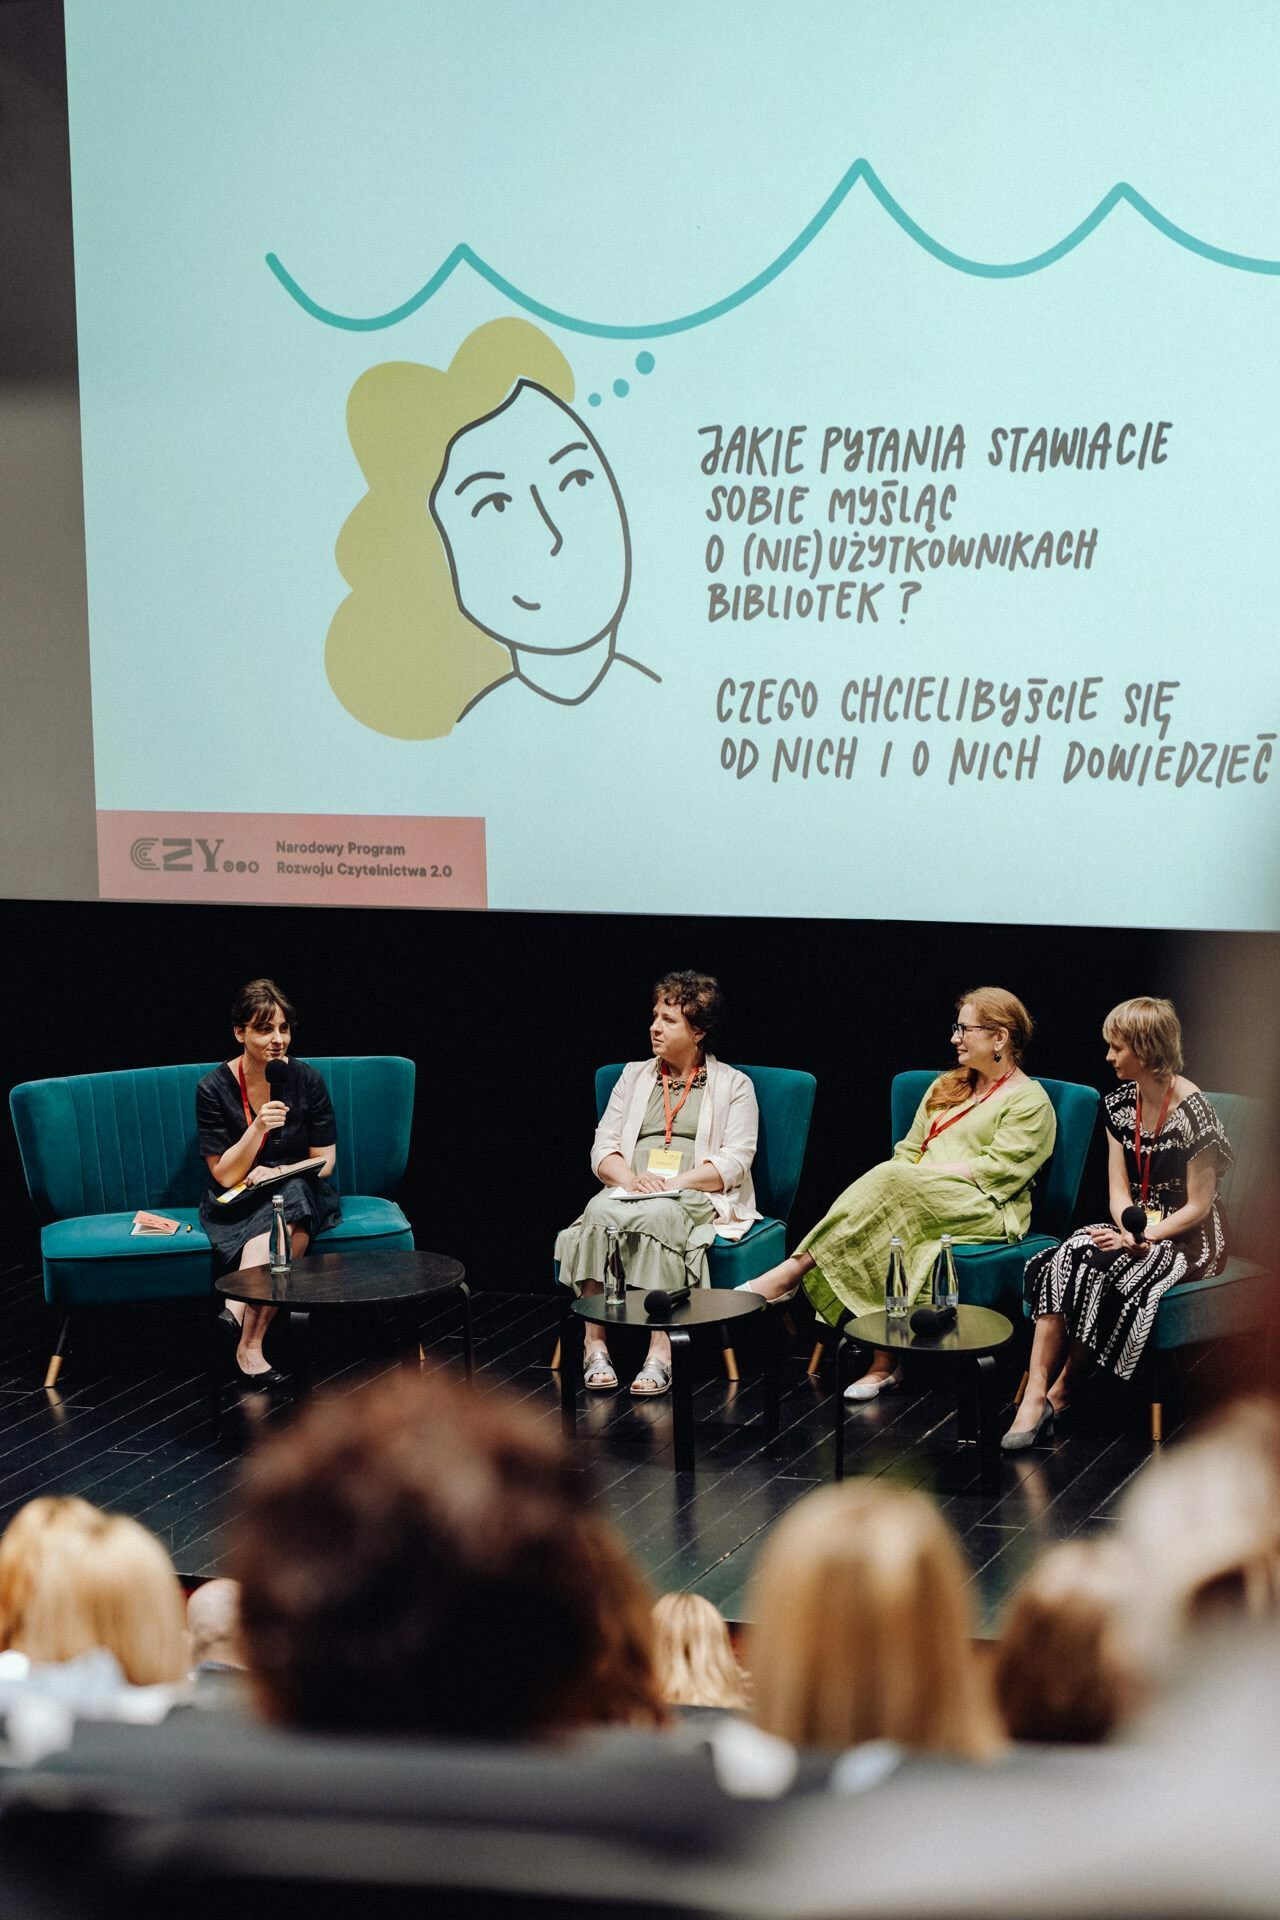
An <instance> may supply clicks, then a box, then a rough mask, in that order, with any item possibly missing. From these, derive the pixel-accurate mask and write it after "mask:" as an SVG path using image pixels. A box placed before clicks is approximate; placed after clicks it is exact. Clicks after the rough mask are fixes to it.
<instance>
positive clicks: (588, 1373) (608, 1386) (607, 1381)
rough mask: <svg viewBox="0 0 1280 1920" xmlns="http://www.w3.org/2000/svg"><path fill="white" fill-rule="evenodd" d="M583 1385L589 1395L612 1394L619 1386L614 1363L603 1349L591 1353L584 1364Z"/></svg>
mask: <svg viewBox="0 0 1280 1920" xmlns="http://www.w3.org/2000/svg"><path fill="white" fill-rule="evenodd" d="M582 1384H583V1386H584V1387H585V1388H586V1389H587V1391H588V1393H611V1392H612V1391H613V1389H614V1388H615V1387H616V1386H617V1384H618V1376H617V1374H616V1373H615V1372H614V1370H613V1362H612V1360H610V1358H609V1356H608V1354H607V1353H606V1352H605V1350H604V1348H603V1347H597V1348H596V1350H595V1352H594V1353H589V1354H588V1355H587V1356H586V1358H585V1360H584V1361H583V1363H582Z"/></svg>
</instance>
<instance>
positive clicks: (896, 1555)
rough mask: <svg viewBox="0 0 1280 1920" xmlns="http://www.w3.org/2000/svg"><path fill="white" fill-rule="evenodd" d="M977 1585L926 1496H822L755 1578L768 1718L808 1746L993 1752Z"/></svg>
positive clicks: (866, 1487)
mask: <svg viewBox="0 0 1280 1920" xmlns="http://www.w3.org/2000/svg"><path fill="white" fill-rule="evenodd" d="M967 1582H968V1571H967V1568H966V1566H965V1562H964V1558H963V1555H962V1554H961V1552H960V1549H959V1547H958V1546H957V1544H956V1541H955V1539H954V1537H953V1535H952V1533H951V1530H950V1528H949V1527H948V1526H947V1524H946V1522H945V1521H944V1520H943V1518H942V1516H941V1514H940V1513H939V1512H938V1510H937V1508H936V1507H935V1506H934V1505H933V1503H932V1501H930V1500H928V1499H927V1498H926V1497H925V1496H924V1495H923V1494H920V1493H913V1492H910V1491H907V1490H905V1489H902V1488H898V1487H892V1486H884V1485H882V1484H881V1483H880V1482H879V1481H872V1480H860V1481H850V1482H847V1483H845V1484H844V1485H841V1486H834V1487H824V1488H823V1489H822V1490H821V1491H820V1492H818V1493H812V1494H810V1495H809V1496H808V1497H807V1498H806V1499H804V1500H802V1501H800V1503H799V1504H798V1505H797V1506H795V1507H793V1508H792V1509H791V1511H790V1512H789V1513H788V1514H786V1515H785V1517H784V1518H783V1519H782V1520H780V1521H779V1522H778V1524H777V1526H776V1527H775V1528H774V1529H773V1531H772V1533H771V1534H770V1536H769V1539H768V1542H767V1543H766V1545H765V1548H764V1551H763V1552H762V1554H761V1556H760V1564H759V1567H758V1569H757V1573H756V1582H755V1593H754V1606H753V1617H754V1619H755V1622H756V1625H755V1628H754V1631H753V1632H752V1635H751V1652H750V1667H751V1674H752V1681H753V1688H754V1695H753V1712H754V1717H755V1719H756V1721H757V1723H758V1724H759V1725H760V1726H762V1727H764V1728H765V1729H766V1731H768V1732H769V1733H775V1734H779V1735H781V1737H782V1738H783V1739H786V1740H791V1741H793V1742H794V1743H795V1744H796V1745H797V1746H804V1747H819V1748H827V1749H839V1748H844V1747H851V1746H857V1745H859V1744H860V1743H861V1742H863V1741H867V1740H894V1741H897V1742H899V1743H900V1744H901V1745H902V1746H904V1747H909V1748H912V1749H915V1750H917V1751H920V1752H926V1753H947V1754H954V1755H958V1756H966V1757H970V1758H979V1757H982V1756H984V1755H986V1754H988V1753H989V1752H990V1751H991V1750H992V1748H993V1747H994V1745H995V1744H996V1740H995V1733H994V1728H993V1724H992V1719H991V1715H990V1712H989V1709H988V1706H987V1703H986V1700H985V1698H984V1695H983V1692H982V1689H981V1687H980V1684H979V1680H978V1675H977V1673H976V1670H975V1666H974V1656H973V1651H972V1633H973V1621H972V1618H971V1615H970V1610H969V1599H968V1585H967Z"/></svg>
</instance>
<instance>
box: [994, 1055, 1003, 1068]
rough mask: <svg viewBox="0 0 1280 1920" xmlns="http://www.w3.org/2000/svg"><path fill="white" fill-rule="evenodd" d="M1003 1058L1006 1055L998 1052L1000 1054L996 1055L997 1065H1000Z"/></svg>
mask: <svg viewBox="0 0 1280 1920" xmlns="http://www.w3.org/2000/svg"><path fill="white" fill-rule="evenodd" d="M1003 1058H1004V1055H1003V1054H1001V1053H998V1054H997V1055H996V1065H997V1066H999V1065H1000V1062H1001V1060H1002V1059H1003Z"/></svg>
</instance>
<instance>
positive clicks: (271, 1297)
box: [209, 1243, 472, 1437]
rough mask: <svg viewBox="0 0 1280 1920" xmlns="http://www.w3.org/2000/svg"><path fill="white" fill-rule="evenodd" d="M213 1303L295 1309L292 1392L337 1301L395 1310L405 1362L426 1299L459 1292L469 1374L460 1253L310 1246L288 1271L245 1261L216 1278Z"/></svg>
mask: <svg viewBox="0 0 1280 1920" xmlns="http://www.w3.org/2000/svg"><path fill="white" fill-rule="evenodd" d="M214 1289H215V1296H214V1304H215V1306H220V1305H221V1304H222V1302H223V1301H224V1300H243V1301H245V1302H246V1303H247V1304H248V1305H249V1306H254V1307H279V1308H280V1310H281V1311H282V1312H284V1313H287V1314H288V1315H289V1322H290V1333H291V1335H293V1336H295V1338H294V1339H293V1340H292V1341H291V1350H292V1355H293V1371H292V1379H293V1386H294V1392H295V1394H296V1395H298V1396H301V1395H303V1394H305V1393H306V1392H307V1390H308V1388H309V1387H310V1384H311V1315H312V1314H313V1313H317V1312H328V1311H329V1310H330V1309H331V1308H335V1307H353V1306H376V1307H381V1308H383V1309H384V1310H385V1311H386V1312H387V1313H388V1314H389V1315H390V1317H391V1319H392V1321H393V1323H394V1325H395V1327H396V1330H397V1335H398V1339H399V1345H400V1349H401V1353H402V1354H403V1357H404V1360H405V1364H406V1365H412V1366H416V1365H417V1364H418V1360H419V1345H418V1316H419V1313H420V1311H421V1307H422V1304H423V1302H424V1301H425V1300H428V1299H430V1298H432V1297H433V1296H434V1295H436V1294H444V1293H451V1294H453V1295H454V1296H455V1297H456V1299H457V1301H458V1305H459V1307H460V1309H461V1317H462V1361H463V1366H464V1367H465V1368H466V1374H467V1379H468V1380H470V1378H471V1362H472V1353H471V1290H470V1288H469V1287H468V1285H467V1277H466V1268H465V1267H464V1266H463V1264H462V1262H461V1261H460V1260H452V1259H450V1258H449V1256H448V1255H447V1254H443V1253H420V1252H418V1251H417V1250H416V1249H411V1248H393V1249H391V1250H389V1251H388V1250H385V1249H384V1250H372V1249H370V1250H364V1249H362V1248H361V1247H360V1245H359V1243H357V1244H356V1245H354V1246H350V1247H342V1248H336V1249H335V1250H334V1251H333V1252H331V1253H307V1254H304V1255H303V1257H302V1258H301V1259H300V1260H295V1261H294V1263H293V1266H292V1267H291V1269H290V1270H289V1272H288V1273H283V1274H275V1273H272V1271H271V1269H270V1267H240V1268H237V1269H236V1271H235V1272H233V1273H224V1274H220V1275H219V1276H218V1278H217V1279H216V1280H215V1281H214ZM219 1358H220V1356H219V1355H218V1354H216V1353H211V1355H210V1379H209V1413H210V1420H211V1424H212V1426H213V1430H214V1434H215V1437H216V1435H217V1432H218V1429H219V1425H220V1421H221V1414H222V1377H223V1376H222V1373H221V1371H220V1369H219Z"/></svg>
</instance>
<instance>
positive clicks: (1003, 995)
mask: <svg viewBox="0 0 1280 1920" xmlns="http://www.w3.org/2000/svg"><path fill="white" fill-rule="evenodd" d="M961 1007H972V1008H973V1010H974V1012H975V1013H976V1014H977V1016H978V1025H979V1026H983V1027H1005V1028H1007V1029H1008V1034H1009V1052H1010V1054H1011V1055H1012V1059H1011V1061H1010V1065H1011V1066H1018V1067H1020V1066H1021V1065H1022V1056H1023V1054H1024V1053H1025V1052H1026V1050H1027V1048H1028V1046H1029V1045H1030V1044H1031V1036H1032V1034H1033V1033H1034V1032H1035V1030H1036V1029H1035V1021H1034V1020H1033V1019H1032V1018H1031V1015H1030V1014H1029V1013H1028V1012H1027V1010H1026V1008H1025V1007H1024V1006H1023V1004H1022V1002H1021V1000H1019V998H1018V996H1017V994H1016V993H1010V992H1009V991H1008V989H1007V988H1006V987H971V988H970V990H969V992H968V993H962V994H961V995H960V998H959V999H958V1000H957V1001H956V1012H957V1013H959V1011H960V1009H961ZM977 1084H978V1076H977V1074H976V1073H975V1072H974V1071H973V1069H972V1068H971V1067H954V1068H953V1069H952V1071H951V1072H950V1073H940V1074H939V1075H938V1078H937V1079H936V1080H935V1081H934V1083H933V1085H932V1086H931V1087H930V1089H929V1112H930V1113H944V1112H945V1111H946V1109H947V1108H948V1107H962V1106H963V1105H964V1103H965V1101H966V1100H971V1099H972V1098H973V1094H974V1090H975V1088H976V1087H977Z"/></svg>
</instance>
